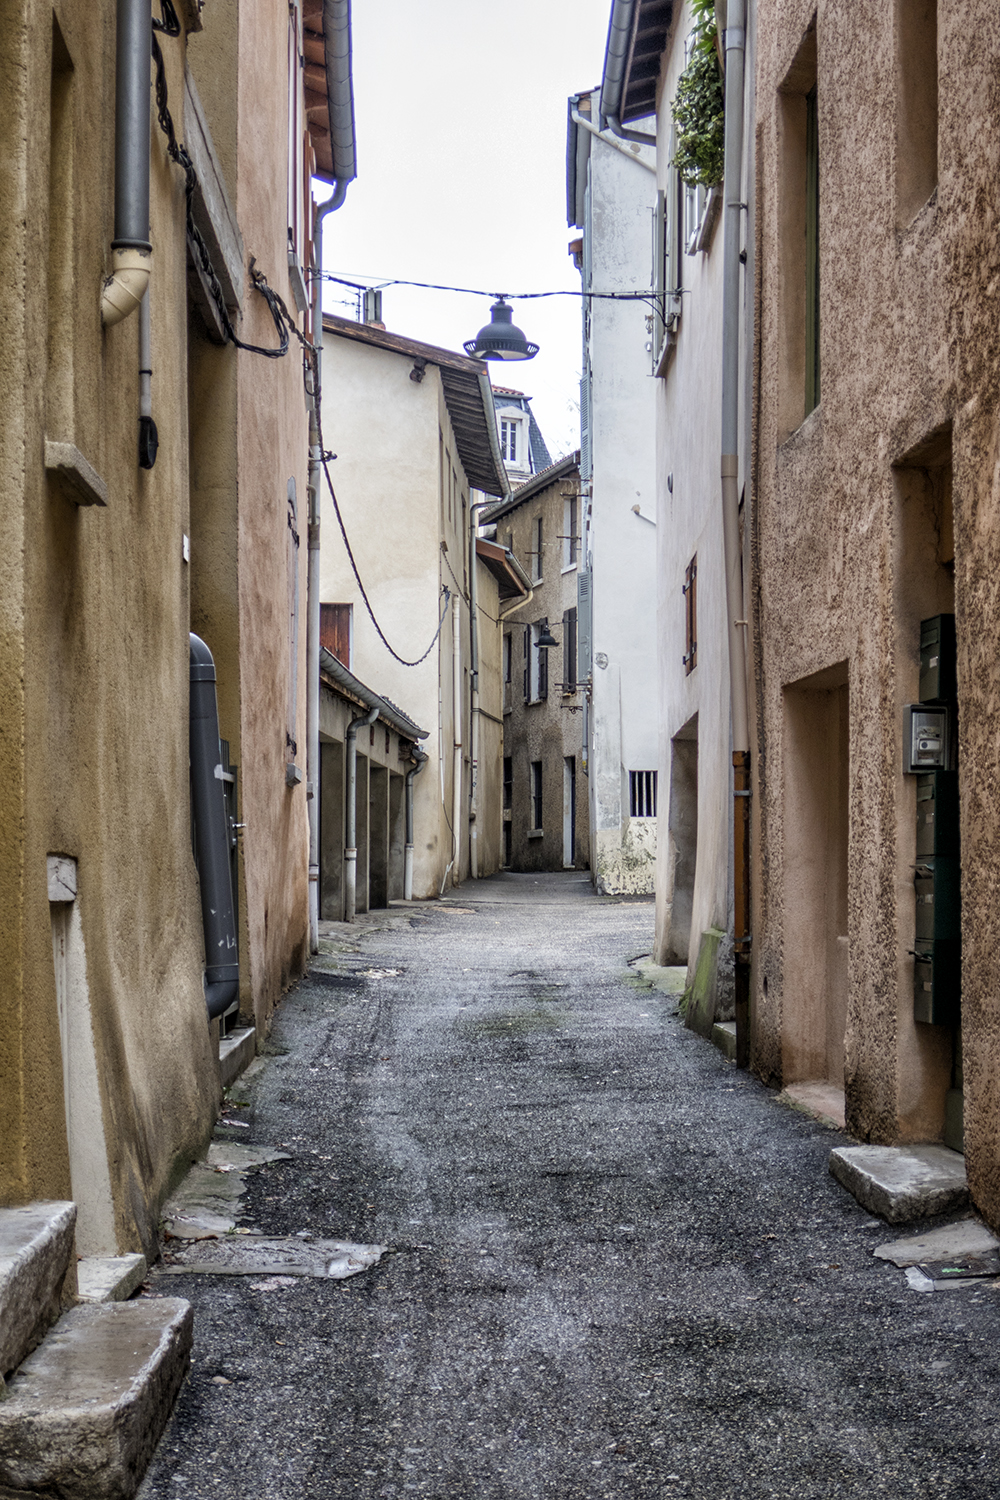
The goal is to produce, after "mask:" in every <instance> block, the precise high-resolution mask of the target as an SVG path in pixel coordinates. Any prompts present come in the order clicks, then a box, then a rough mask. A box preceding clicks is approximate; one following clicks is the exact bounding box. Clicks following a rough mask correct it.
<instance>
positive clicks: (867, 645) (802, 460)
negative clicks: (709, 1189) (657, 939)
mask: <svg viewBox="0 0 1000 1500" xmlns="http://www.w3.org/2000/svg"><path fill="white" fill-rule="evenodd" d="M896 10H897V7H895V6H880V5H875V4H865V5H861V6H857V5H854V6H845V5H840V4H834V3H821V4H820V5H819V7H818V13H817V24H816V43H815V46H816V58H817V61H816V75H817V77H818V113H819V202H820V288H821V293H820V369H821V404H820V405H819V407H818V408H817V409H816V410H814V411H813V412H812V413H811V414H810V415H809V416H808V417H805V419H804V420H803V406H802V400H801V390H800V382H799V374H800V365H801V288H800V285H799V281H800V276H801V272H802V263H803V262H802V254H801V244H800V242H799V241H798V240H797V238H796V236H797V225H798V222H799V217H800V213H799V198H800V196H801V191H802V186H801V181H800V178H801V173H800V164H801V151H800V142H799V140H798V136H797V134H796V132H798V131H799V130H800V122H799V120H798V116H797V110H798V108H799V105H798V102H797V100H798V98H799V97H800V95H801V91H802V88H803V85H804V84H805V86H808V83H809V81H810V80H809V77H808V76H807V74H808V52H809V44H808V43H806V46H805V47H804V46H803V38H804V37H806V34H807V29H808V27H809V25H810V21H811V18H812V15H813V13H814V7H813V6H812V5H811V4H808V3H805V0H802V3H792V4H782V5H778V4H776V3H775V0H760V4H759V37H760V68H759V74H758V103H757V108H758V117H759V133H758V157H759V177H758V193H759V214H758V241H757V248H758V254H759V265H760V296H761V305H760V363H759V375H758V386H757V417H756V420H757V465H758V472H759V480H758V489H757V510H756V517H755V528H754V537H753V546H754V550H755V557H756V560H757V570H758V589H757V594H756V598H755V631H756V635H757V656H758V664H759V672H760V679H759V697H758V713H759V741H758V746H757V751H758V755H757V761H758V766H759V765H760V764H761V761H763V763H764V765H765V766H766V773H765V775H764V777H763V779H762V780H761V778H760V777H759V776H758V784H757V793H758V796H759V797H760V819H761V827H760V837H759V841H758V850H759V855H758V876H757V904H756V915H755V921H754V926H755V936H756V941H755V947H756V957H755V972H754V991H753V1004H754V1012H755V1022H754V1066H755V1067H756V1068H757V1070H758V1071H759V1072H760V1073H762V1074H763V1075H764V1076H766V1077H770V1078H774V1079H780V1078H781V1077H782V1074H783V1066H784V1063H783V1054H784V1053H785V1049H786V1042H787V1038H788V1037H789V1035H790V1034H791V1033H792V1032H793V1031H794V1029H795V1028H796V1027H797V1026H799V1025H800V1022H801V1007H802V1005H803V999H804V997H803V996H802V995H801V994H800V993H797V992H796V990H794V989H792V988H790V987H789V983H788V975H789V959H790V954H789V920H790V912H791V903H792V902H793V900H794V899H795V892H794V890H793V883H792V876H791V871H790V869H789V864H788V849H789V844H790V837H791V830H790V829H789V827H788V818H789V816H790V813H789V806H788V803H787V801H786V798H785V794H784V791H783V789H784V788H785V787H786V785H787V784H788V780H789V777H792V778H793V779H794V777H795V776H796V775H797V774H798V772H797V771H796V769H795V767H794V765H793V761H794V759H795V756H796V754H797V747H796V744H795V743H794V742H793V741H790V739H789V736H788V734H787V731H786V728H785V723H784V717H783V700H784V699H785V697H786V696H787V692H788V690H793V689H795V685H796V684H800V683H802V681H803V679H807V678H810V677H811V676H812V675H813V674H816V673H819V672H823V671H826V670H828V669H830V668H833V667H835V666H836V664H837V663H846V664H847V681H848V693H849V701H850V730H849V786H848V802H849V820H848V840H849V842H848V867H849V871H850V874H849V878H848V881H847V937H848V945H847V946H848V951H849V956H848V981H847V988H848V995H847V1005H846V1018H845V1022H844V1027H845V1035H844V1045H845V1054H846V1062H845V1072H844V1080H843V1081H844V1084H845V1087H846V1101H847V1118H848V1126H849V1128H850V1129H851V1130H852V1132H853V1133H854V1134H856V1135H857V1136H859V1137H860V1138H863V1139H873V1140H880V1141H892V1140H900V1139H902V1140H905V1139H936V1138H938V1137H939V1136H940V1134H941V1130H942V1125H943V1107H944V1094H945V1091H946V1089H947V1088H948V1085H949V1082H950V1081H951V1077H952V1068H953V1065H954V1061H955V1059H954V1056H953V1038H952V1036H951V1034H950V1032H949V1030H948V1029H947V1028H945V1027H938V1026H925V1025H920V1024H918V1023H916V1022H914V1020H913V1002H912V988H913V971H912V961H911V959H910V957H909V954H908V949H909V947H910V946H911V942H912V936H913V923H914V898H913V891H912V884H911V873H912V872H911V869H910V866H911V865H912V862H913V848H914V842H913V841H914V823H915V815H914V809H915V804H914V789H913V784H912V778H908V777H905V776H904V775H903V774H902V772H901V770H900V766H901V751H902V743H901V741H902V724H901V717H902V714H901V711H902V706H903V704H904V703H906V702H908V701H913V700H914V698H915V696H916V687H917V665H918V647H919V636H918V630H919V622H920V619H921V618H925V617H927V616H930V615H932V614H934V613H937V612H938V611H940V610H943V609H948V608H949V607H950V591H951V587H952V578H951V572H952V569H951V567H950V566H949V565H948V562H947V550H946V549H945V547H944V546H943V542H942V532H943V529H944V528H943V525H942V519H943V512H942V509H941V507H940V505H939V506H938V508H937V510H936V511H935V508H934V506H933V505H932V504H931V503H930V502H929V500H928V499H927V494H928V489H929V488H933V484H932V479H933V475H934V474H935V473H937V472H939V471H940V470H941V469H942V466H943V465H945V464H946V458H945V457H943V456H942V455H943V454H945V453H946V452H947V454H949V455H950V463H951V470H952V475H953V508H954V565H953V588H954V609H955V612H956V615H957V625H958V636H959V724H960V744H959V753H960V786H961V802H962V837H963V854H962V893H963V912H964V915H963V952H964V956H963V966H962V985H963V1005H962V1048H963V1052H964V1068H965V1080H966V1093H965V1130H966V1151H967V1158H968V1168H969V1176H970V1182H971V1184H972V1188H973V1193H974V1195H975V1198H976V1201H977V1203H978V1204H979V1206H980V1207H981V1208H982V1209H983V1210H984V1212H986V1213H987V1214H988V1216H989V1217H990V1218H991V1220H992V1221H993V1222H994V1223H996V1222H997V1221H998V1220H1000V1126H998V1124H997V1120H998V1118H1000V1116H998V1110H997V1103H998V1100H997V1098H996V1090H997V1085H996V1079H997V1077H998V1076H1000V1069H998V1062H1000V1058H998V1055H997V1050H998V1035H997V1032H998V1026H997V1007H996V986H995V983H994V978H993V972H994V968H995V950H996V946H997V939H998V933H997V931H996V924H997V920H998V919H997V917H996V915H995V913H996V900H995V883H996V876H995V870H996V837H997V828H996V817H995V812H994V811H993V806H994V803H995V796H994V791H995V781H996V773H997V733H996V730H997V722H998V716H997V704H998V702H1000V692H998V689H1000V682H998V667H997V663H996V660H995V655H996V653H995V651H994V650H993V647H992V642H993V640H994V637H995V624H994V622H995V620H996V616H997V603H998V601H997V597H996V582H995V580H996V577H997V557H996V545H997V544H996V540H995V538H996V527H995V524H994V518H995V516H996V512H997V506H998V501H1000V488H998V485H1000V480H998V472H997V462H996V454H997V430H998V422H997V375H996V370H997V363H998V361H997V355H998V352H1000V351H998V347H997V345H998V332H997V325H996V318H995V308H994V299H993V291H992V289H993V287H994V284H995V278H996V276H997V274H998V258H1000V249H998V243H997V236H996V231H995V224H996V221H997V196H998V189H997V182H998V176H997V166H998V160H1000V114H998V111H997V109H996V107H995V98H996V90H995V77H996V70H997V65H998V42H997V38H996V34H995V27H993V25H992V24H991V23H992V20H993V16H992V11H991V8H990V7H989V6H988V5H986V4H985V3H974V4H973V5H971V6H969V5H964V6H959V5H958V4H957V3H952V0H944V3H941V4H939V6H938V23H937V24H938V33H937V42H936V57H937V62H938V68H939V79H938V93H937V101H938V135H937V187H936V190H935V191H934V192H933V193H932V194H931V196H930V197H929V198H928V199H927V201H926V202H924V203H923V204H922V205H920V204H917V205H914V204H913V203H911V202H909V201H908V199H907V200H906V201H905V202H904V199H906V194H907V192H908V191H909V186H911V185H912V184H911V181H910V179H911V178H912V171H911V167H912V159H911V158H912V155H913V152H914V151H915V150H917V149H918V146H919V143H917V144H915V143H914V141H912V140H910V139H909V138H908V137H907V127H906V123H905V119H904V116H903V114H902V112H901V111H899V110H898V109H897V99H898V98H900V97H901V90H902V91H903V92H905V89H903V87H902V86H903V85H904V84H905V81H906V80H905V67H906V63H905V59H904V60H903V62H902V63H901V62H900V60H899V54H898V51H897V32H896V29H895V28H896V26H897V20H896ZM912 20H913V17H909V18H907V17H903V23H902V24H903V32H906V29H907V27H908V26H909V25H910V22H912ZM903 32H901V33H899V34H900V35H901V34H903ZM973 39H975V41H973ZM803 58H805V59H806V65H805V70H804V71H803ZM797 59H798V64H799V65H798V68H796V60H797ZM783 88H784V89H785V90H786V92H782V90H783ZM789 91H790V92H789ZM904 189H906V191H905V192H904ZM949 433H950V442H949ZM894 466H896V467H894Z"/></svg>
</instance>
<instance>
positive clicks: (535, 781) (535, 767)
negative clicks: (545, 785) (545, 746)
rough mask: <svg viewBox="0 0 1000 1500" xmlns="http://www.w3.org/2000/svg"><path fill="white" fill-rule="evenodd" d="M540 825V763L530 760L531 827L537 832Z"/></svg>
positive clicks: (539, 829)
mask: <svg viewBox="0 0 1000 1500" xmlns="http://www.w3.org/2000/svg"><path fill="white" fill-rule="evenodd" d="M541 827H542V763H541V761H540V760H533V761H532V762H531V829H532V832H534V833H538V832H540V831H541Z"/></svg>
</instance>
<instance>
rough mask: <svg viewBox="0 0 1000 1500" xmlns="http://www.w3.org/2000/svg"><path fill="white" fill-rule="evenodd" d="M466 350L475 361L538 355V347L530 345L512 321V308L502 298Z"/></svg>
mask: <svg viewBox="0 0 1000 1500" xmlns="http://www.w3.org/2000/svg"><path fill="white" fill-rule="evenodd" d="M464 348H465V352H466V354H470V355H471V356H472V357H473V359H534V357H535V355H536V354H537V353H538V345H537V344H529V343H528V340H527V339H526V338H525V336H524V334H523V333H522V332H521V330H520V328H518V327H517V325H516V324H515V323H514V322H512V321H511V308H510V306H509V304H508V303H507V301H506V299H505V298H504V297H502V296H498V297H497V300H496V301H495V302H494V304H493V306H492V307H491V308H490V321H489V322H488V323H487V324H486V326H485V327H483V328H480V330H479V332H478V333H477V334H476V336H475V338H474V339H470V340H469V341H468V343H467V344H465V345H464Z"/></svg>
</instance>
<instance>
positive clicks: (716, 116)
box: [670, 0, 725, 187]
mask: <svg viewBox="0 0 1000 1500" xmlns="http://www.w3.org/2000/svg"><path fill="white" fill-rule="evenodd" d="M692 10H693V12H694V29H693V31H692V37H691V40H692V48H691V57H690V60H689V62H688V64H687V67H686V68H685V69H684V72H683V73H682V74H681V76H680V79H679V80H678V83H677V92H676V93H675V95H674V98H673V103H672V104H671V106H670V112H671V114H672V115H673V119H674V125H675V126H676V127H677V149H676V151H675V153H674V166H675V167H676V168H677V171H678V173H679V174H680V178H681V181H682V182H686V183H687V184H688V186H689V187H697V186H699V185H703V186H704V187H712V186H713V184H715V183H717V182H721V181H722V172H723V160H724V156H725V147H724V140H725V90H724V86H723V78H722V69H721V67H720V66H719V54H718V51H717V48H716V34H717V33H716V22H715V4H714V0H694V4H693V6H692Z"/></svg>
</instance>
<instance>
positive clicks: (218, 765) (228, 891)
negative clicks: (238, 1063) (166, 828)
mask: <svg viewBox="0 0 1000 1500" xmlns="http://www.w3.org/2000/svg"><path fill="white" fill-rule="evenodd" d="M190 754H191V811H192V813H193V815H194V846H195V863H196V865H197V867H198V883H199V885H200V886H201V919H202V924H203V926H204V930H205V975H204V984H205V1003H206V1005H207V1006H208V1017H209V1020H210V1021H214V1020H215V1018H216V1017H217V1016H221V1015H222V1014H223V1012H224V1011H227V1010H228V1009H229V1007H230V1006H231V1005H232V1003H233V1001H234V1000H236V999H237V998H238V997H239V992H240V963H239V944H238V940H237V935H236V910H235V906H234V903H233V883H232V876H231V873H230V864H229V840H230V829H229V819H228V816H227V814H226V793H225V787H224V784H223V780H222V751H221V746H220V744H219V710H218V705H217V702H216V696H215V662H214V661H213V659H212V653H211V651H210V650H209V649H208V647H207V646H206V645H205V642H204V641H203V640H202V639H201V638H200V636H197V635H192V636H191V700H190Z"/></svg>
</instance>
